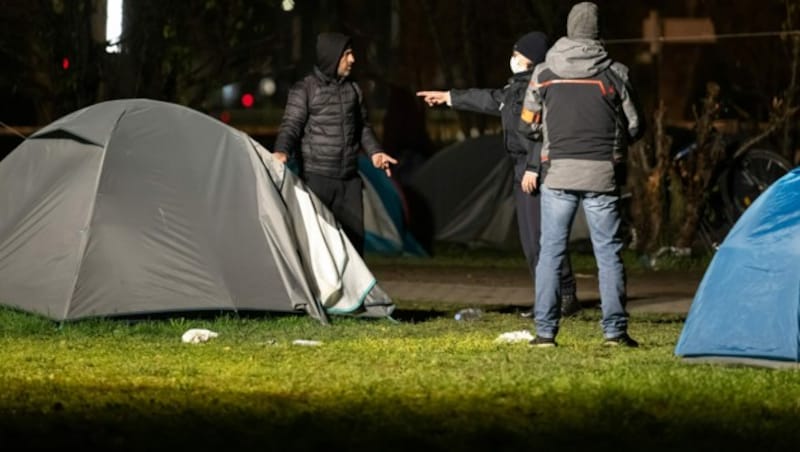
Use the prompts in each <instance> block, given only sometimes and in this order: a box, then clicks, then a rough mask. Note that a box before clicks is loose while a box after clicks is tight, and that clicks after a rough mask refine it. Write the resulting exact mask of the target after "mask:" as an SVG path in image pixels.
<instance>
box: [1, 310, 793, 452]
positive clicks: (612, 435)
mask: <svg viewBox="0 0 800 452" xmlns="http://www.w3.org/2000/svg"><path fill="white" fill-rule="evenodd" d="M397 303H398V310H397V312H396V313H395V317H396V319H397V322H393V321H390V320H385V319H384V320H358V319H345V318H341V319H336V320H335V322H334V323H333V325H331V326H323V325H320V324H319V323H317V322H315V321H314V320H312V319H309V318H307V317H302V316H271V317H260V318H252V317H251V318H237V317H231V316H221V317H218V318H212V319H209V318H206V319H188V318H179V319H172V320H146V321H138V322H124V321H113V320H92V321H84V322H78V323H72V324H65V325H63V326H60V325H57V324H53V323H52V322H50V321H48V320H43V319H40V318H37V317H34V316H30V315H27V314H22V313H19V312H15V311H11V310H7V309H6V310H0V448H1V449H2V450H9V451H10V450H27V449H30V448H52V449H56V448H58V449H64V448H67V447H70V446H75V447H76V448H79V449H80V450H87V449H91V450H114V451H119V450H171V451H176V450H188V449H195V450H200V449H199V448H202V450H418V451H419V450H442V451H444V450H447V451H472V450H514V451H517V450H552V449H562V450H609V451H620V450H730V449H734V450H739V449H749V450H795V449H796V447H797V444H798V441H800V429H798V427H797V420H798V419H800V384H798V383H800V374H798V373H797V372H796V371H793V370H772V369H762V368H747V367H723V366H712V365H698V364H687V363H685V362H682V361H681V360H680V359H679V358H677V357H675V356H674V353H673V351H674V346H675V343H676V341H677V339H678V337H679V335H680V332H681V329H682V326H683V318H681V317H679V316H666V315H647V316H644V315H641V316H633V317H632V318H631V327H630V332H631V335H632V336H634V337H635V338H636V339H638V340H639V341H640V342H641V343H642V347H641V348H639V349H608V348H604V347H602V346H601V335H600V329H599V325H598V321H599V314H598V312H596V311H587V312H584V313H583V314H581V316H580V317H579V318H576V319H567V320H565V321H564V322H563V324H562V329H561V334H560V335H559V338H558V339H559V345H560V346H559V347H558V348H556V349H546V350H542V349H532V348H530V347H529V346H528V345H527V344H526V343H512V344H499V343H495V338H496V337H497V336H498V335H499V334H500V333H503V332H509V331H518V330H523V329H529V328H530V323H529V322H528V321H525V320H523V319H521V318H519V316H517V315H516V314H514V313H512V312H510V311H508V310H505V309H503V307H496V309H492V308H491V307H490V308H489V309H488V311H489V312H488V313H487V314H486V315H484V316H483V317H482V318H481V319H479V320H477V321H474V322H456V321H455V320H453V317H452V314H453V310H455V309H457V308H458V306H453V305H447V306H442V305H439V304H436V303H422V302H410V301H404V300H398V301H397ZM192 327H202V328H209V329H212V330H214V331H217V332H218V333H219V337H218V338H215V339H212V340H211V341H210V342H207V343H203V344H184V343H182V342H181V341H180V337H181V334H182V333H183V332H184V331H185V330H187V329H188V328H192ZM295 339H312V340H318V341H321V342H322V345H320V346H316V347H307V346H298V345H292V341H293V340H295Z"/></svg>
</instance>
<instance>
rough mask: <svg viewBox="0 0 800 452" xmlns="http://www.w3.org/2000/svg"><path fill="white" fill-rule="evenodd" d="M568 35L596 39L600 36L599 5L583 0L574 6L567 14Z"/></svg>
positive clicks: (573, 37)
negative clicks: (583, 0)
mask: <svg viewBox="0 0 800 452" xmlns="http://www.w3.org/2000/svg"><path fill="white" fill-rule="evenodd" d="M567 37H568V38H572V39H594V40H597V39H599V38H600V24H599V13H598V9H597V5H595V4H594V3H592V2H582V3H578V4H577V5H575V6H573V7H572V9H571V10H570V12H569V16H567Z"/></svg>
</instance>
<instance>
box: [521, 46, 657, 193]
mask: <svg viewBox="0 0 800 452" xmlns="http://www.w3.org/2000/svg"><path fill="white" fill-rule="evenodd" d="M641 118H642V116H641V113H640V109H639V107H638V105H637V102H636V99H635V94H634V91H633V88H632V86H631V84H630V81H629V79H628V68H627V67H626V66H625V65H623V64H621V63H618V62H614V61H612V60H611V59H610V58H609V56H608V53H607V52H606V50H605V49H604V48H603V46H602V44H601V43H600V42H599V41H594V40H589V39H570V38H566V37H564V38H561V39H559V40H558V41H557V42H556V43H555V45H553V47H552V48H551V49H550V51H549V52H548V53H547V57H546V58H545V61H544V63H542V64H540V65H538V66H536V68H535V69H534V72H533V76H532V77H531V83H530V89H528V91H527V94H526V96H525V102H524V105H523V111H522V122H521V124H520V125H521V130H522V131H523V132H525V133H528V136H530V134H532V133H533V134H535V133H538V132H540V133H541V136H542V140H543V146H542V149H541V153H542V155H541V160H544V161H548V170H547V177H546V178H545V179H544V181H543V183H544V185H546V186H547V187H549V188H556V189H565V190H581V191H592V192H601V193H607V192H613V191H615V190H617V189H618V187H619V185H620V182H621V181H619V180H618V178H617V176H616V172H615V169H616V166H617V165H618V164H619V163H621V162H622V160H623V157H624V155H625V150H626V149H627V146H628V144H629V143H630V142H631V140H635V139H638V138H639V136H640V135H641V133H642V131H643V127H642V122H641ZM529 161H530V162H531V164H530V166H529V170H531V171H538V170H539V168H538V167H537V166H536V165H537V162H538V161H539V159H536V158H532V159H530V160H529Z"/></svg>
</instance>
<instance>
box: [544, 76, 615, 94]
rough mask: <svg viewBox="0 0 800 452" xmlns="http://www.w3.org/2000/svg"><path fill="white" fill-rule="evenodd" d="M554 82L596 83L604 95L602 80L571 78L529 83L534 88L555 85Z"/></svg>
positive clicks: (604, 88) (569, 83) (604, 87)
mask: <svg viewBox="0 0 800 452" xmlns="http://www.w3.org/2000/svg"><path fill="white" fill-rule="evenodd" d="M556 84H559V85H561V84H568V85H597V87H598V88H600V92H601V93H603V95H604V96H605V95H606V85H605V84H604V83H603V81H602V80H571V79H556V80H548V81H546V82H542V83H537V82H531V83H530V85H531V86H532V87H534V88H541V87H545V86H549V85H556Z"/></svg>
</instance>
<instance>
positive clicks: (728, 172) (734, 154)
mask: <svg viewBox="0 0 800 452" xmlns="http://www.w3.org/2000/svg"><path fill="white" fill-rule="evenodd" d="M668 133H669V134H670V135H671V136H672V137H673V146H672V155H673V163H674V164H676V165H677V164H679V162H680V161H682V160H684V159H687V158H689V156H690V155H691V154H692V153H693V152H695V151H696V150H697V145H698V143H697V141H696V140H695V138H696V137H695V136H694V132H693V131H691V130H686V129H677V128H673V129H670V131H669V132H668ZM743 142H744V137H742V136H739V135H734V134H723V135H722V145H723V147H724V157H723V158H722V160H721V161H720V162H719V163H718V165H717V167H716V168H714V171H713V173H712V183H711V189H710V190H709V192H708V193H707V196H708V198H707V199H706V204H705V209H704V212H703V215H702V216H701V218H700V224H699V231H698V232H699V236H700V239H701V241H702V244H703V245H704V246H705V247H706V249H707V250H709V251H714V250H716V249H717V247H718V246H719V244H720V243H721V242H722V241H723V240H724V239H725V236H726V235H727V233H728V231H729V230H730V229H731V228H732V227H733V225H734V224H735V223H736V221H738V219H739V217H741V216H742V214H743V213H744V212H745V210H747V208H748V207H749V206H750V205H751V204H752V203H753V202H754V201H755V200H756V198H758V196H759V195H760V194H761V193H763V192H764V191H765V190H766V189H767V188H769V186H770V185H772V183H774V182H775V181H777V180H778V179H780V178H781V177H782V176H783V175H785V174H786V173H788V172H789V171H791V169H792V168H793V165H792V163H791V162H790V161H789V160H788V159H786V158H785V157H783V156H782V155H781V154H779V153H778V152H776V151H774V150H772V149H769V148H766V147H763V146H754V147H750V148H746V149H741V150H739V149H738V148H739V146H740V145H741V143H743Z"/></svg>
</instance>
